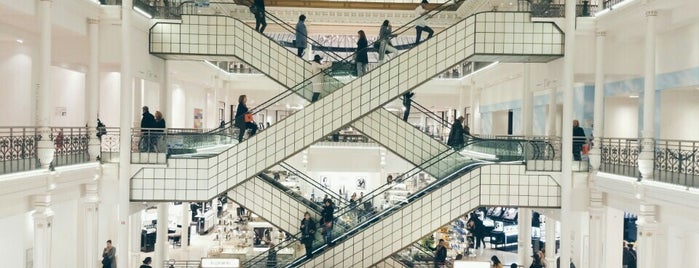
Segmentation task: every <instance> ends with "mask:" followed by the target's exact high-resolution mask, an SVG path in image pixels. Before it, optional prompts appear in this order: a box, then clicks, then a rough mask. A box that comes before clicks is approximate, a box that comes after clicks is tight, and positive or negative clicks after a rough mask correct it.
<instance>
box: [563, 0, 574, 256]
mask: <svg viewBox="0 0 699 268" xmlns="http://www.w3.org/2000/svg"><path fill="white" fill-rule="evenodd" d="M575 4H576V3H575V0H566V1H565V17H566V29H565V33H566V35H565V57H564V58H563V82H562V89H563V116H562V121H563V122H562V124H561V128H562V130H561V142H562V146H561V147H562V148H561V154H562V155H561V252H560V257H561V267H566V268H568V267H569V265H570V264H569V263H570V260H571V256H572V254H573V244H572V242H573V241H574V240H573V232H572V228H571V225H572V220H571V217H568V215H571V212H572V210H571V195H572V181H573V165H572V164H573V127H572V126H571V124H572V122H573V82H574V81H573V77H574V72H575V19H576V16H575V7H576V5H575Z"/></svg>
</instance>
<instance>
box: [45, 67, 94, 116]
mask: <svg viewBox="0 0 699 268" xmlns="http://www.w3.org/2000/svg"><path fill="white" fill-rule="evenodd" d="M85 97H86V96H85V74H84V73H81V72H76V71H72V70H68V69H64V68H59V67H55V66H53V67H51V107H50V108H49V109H50V110H49V112H50V113H51V126H64V127H75V126H85V123H86V121H85V118H86V115H85ZM57 107H65V108H66V115H65V116H61V115H60V114H57V113H56V111H55V110H54V109H55V108H57Z"/></svg>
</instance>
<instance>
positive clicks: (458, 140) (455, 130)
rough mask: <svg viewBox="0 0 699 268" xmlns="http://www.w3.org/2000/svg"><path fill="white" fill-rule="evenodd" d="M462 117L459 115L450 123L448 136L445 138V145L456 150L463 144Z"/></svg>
mask: <svg viewBox="0 0 699 268" xmlns="http://www.w3.org/2000/svg"><path fill="white" fill-rule="evenodd" d="M463 123H464V117H463V116H459V118H457V119H456V121H454V124H452V125H451V130H450V131H449V138H448V139H447V145H449V146H451V147H452V148H454V149H456V150H458V149H459V148H461V147H463V146H464V126H463Z"/></svg>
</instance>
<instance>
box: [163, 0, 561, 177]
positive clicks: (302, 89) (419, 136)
mask: <svg viewBox="0 0 699 268" xmlns="http://www.w3.org/2000/svg"><path fill="white" fill-rule="evenodd" d="M248 4H249V3H248ZM448 6H450V5H449V4H443V5H440V6H439V7H438V8H436V11H435V12H434V13H435V14H436V13H439V12H441V11H442V10H443V9H445V8H447V7H448ZM184 9H185V10H189V12H188V13H190V14H196V12H195V11H196V10H195V9H193V8H184ZM435 14H429V15H435ZM517 14H520V15H522V14H525V13H517ZM266 15H267V16H268V18H271V19H272V20H274V21H275V22H276V24H277V25H279V26H281V27H282V28H284V29H286V30H287V31H293V27H291V26H290V25H287V24H285V23H284V22H283V21H281V20H278V19H276V17H274V16H273V15H272V14H269V13H268V14H266ZM500 15H502V14H500ZM517 20H518V19H513V20H511V22H512V24H513V25H514V24H516V22H517ZM182 21H183V23H182V25H181V27H180V28H182V27H184V28H187V27H186V24H188V22H189V23H190V24H191V23H193V22H194V21H196V22H197V23H199V24H201V23H200V22H202V21H204V24H206V25H208V26H207V27H217V28H216V29H217V32H226V33H230V32H231V30H230V29H226V30H225V31H223V30H221V29H220V28H221V27H220V26H221V25H220V23H219V22H220V21H225V22H226V25H232V24H241V25H242V24H243V22H241V21H239V20H236V19H233V18H229V17H222V16H191V15H182ZM212 21H214V24H211V22H212ZM524 21H526V22H528V18H526V19H525V20H524ZM524 21H520V22H524ZM207 23H208V24H207ZM161 24H162V25H161ZM495 24H498V23H495ZM529 24H532V23H529ZM159 25H160V27H159ZM178 25H180V24H177V23H158V24H156V25H155V26H154V27H153V28H152V29H151V40H152V41H151V44H152V45H151V53H152V54H154V55H157V56H161V57H165V58H173V57H174V58H175V59H180V58H182V57H184V58H185V59H187V58H198V59H212V57H218V56H224V55H225V56H228V57H230V56H235V57H238V58H239V59H240V60H241V61H243V62H246V63H248V64H249V65H252V66H254V67H255V68H256V69H258V70H260V71H261V72H262V73H265V74H267V75H268V76H269V77H270V78H271V79H273V80H275V81H277V82H279V83H280V84H282V85H284V86H286V87H287V88H289V89H290V92H293V93H295V94H298V95H300V96H301V97H303V98H304V99H306V100H310V99H311V96H312V92H311V90H310V88H311V87H310V86H309V85H310V83H309V81H308V79H304V78H307V75H310V74H309V73H306V74H305V75H297V76H293V79H290V78H289V77H288V76H281V75H280V74H279V73H276V72H270V71H269V70H268V69H267V67H269V66H271V65H274V66H290V65H293V66H295V67H294V69H295V70H300V69H301V68H308V66H309V64H308V63H307V62H306V61H303V60H301V59H300V58H298V57H296V55H295V54H293V52H290V51H288V49H286V48H283V47H275V46H274V45H276V43H277V42H280V41H277V40H272V39H270V38H268V37H267V36H264V35H260V34H257V33H256V32H254V31H252V32H250V33H248V32H246V33H245V34H251V35H253V36H256V38H259V40H261V41H262V43H261V44H257V43H255V42H254V41H255V38H251V39H249V40H247V41H245V42H242V41H241V42H237V43H235V42H236V41H235V40H234V39H230V40H231V41H230V42H233V43H235V45H236V46H242V47H247V44H248V43H249V44H251V45H250V46H251V47H253V48H258V47H270V49H272V48H273V50H274V51H275V52H280V51H279V49H280V48H281V51H284V52H286V55H287V56H288V55H291V56H290V57H286V58H284V57H282V58H280V60H279V64H268V65H264V64H263V65H259V64H257V63H259V60H258V59H256V58H254V57H251V56H249V55H247V54H246V53H244V52H245V51H237V50H233V51H232V52H230V53H232V54H227V53H228V51H226V53H220V52H218V51H220V50H217V53H214V55H211V53H210V51H207V52H206V53H198V55H197V53H189V52H191V51H193V50H196V49H195V48H194V47H192V48H191V49H190V48H187V49H185V48H182V44H180V43H178V44H172V46H171V47H179V48H181V49H182V50H184V51H186V52H188V53H185V54H186V55H183V53H181V52H177V51H169V52H167V51H165V52H164V51H163V50H158V48H159V47H160V48H162V47H163V46H160V45H158V44H160V43H159V41H158V40H159V39H162V38H159V37H158V36H159V35H162V34H163V33H164V32H163V31H165V29H174V30H172V31H171V32H168V34H169V35H171V36H173V38H174V36H180V40H184V39H186V40H193V39H195V38H196V37H194V36H195V35H200V33H196V34H195V33H193V32H192V31H186V30H185V31H182V32H181V33H180V32H177V31H176V29H178ZM537 25H539V24H537ZM548 25H549V26H553V24H548ZM201 27H202V26H201V25H199V28H201ZM228 28H230V27H228ZM243 28H245V27H244V26H240V25H236V27H235V29H236V30H241V29H243ZM205 29H206V28H205ZM208 29H209V30H210V29H211V28H208ZM401 29H403V31H405V30H409V29H412V24H411V23H408V24H406V25H404V26H401V27H399V28H398V29H396V32H399V31H401ZM484 29H485V28H484ZM552 29H553V28H552ZM190 30H191V25H190ZM250 30H251V29H250ZM493 30H497V29H495V27H493ZM502 30H503V31H504V29H502ZM522 30H527V29H524V27H523V29H522ZM554 32H555V31H554ZM183 33H187V34H184V35H183ZM233 33H235V31H233ZM558 34H560V32H558ZM166 35H167V34H166ZM500 35H501V37H498V38H504V39H503V40H505V39H506V38H507V37H505V35H504V33H503V34H500ZM236 36H237V35H236ZM498 38H495V39H493V40H494V41H495V42H501V41H503V40H499V41H498V40H497V39H498ZM511 38H516V37H514V35H513V36H512V37H511ZM546 38H552V37H551V36H547V37H546ZM243 39H245V38H243ZM217 40H218V39H217ZM226 40H229V38H227V39H226ZM250 40H252V41H250ZM226 42H228V41H226ZM241 44H242V45H241ZM477 45H478V44H476V47H477ZM513 45H514V44H513ZM316 46H318V44H317V45H316ZM493 46H494V47H493V49H495V50H497V49H506V48H507V47H498V46H500V44H497V43H495V44H493ZM198 48H199V46H197V49H198ZM316 49H317V50H321V51H323V47H317V48H316ZM511 49H512V50H513V51H514V50H516V48H515V47H512V48H511ZM265 51H266V50H265ZM542 51H543V48H542ZM254 54H256V55H266V54H265V52H264V51H259V52H256V53H254ZM281 54H284V53H281ZM328 55H330V56H331V57H332V58H333V59H334V60H337V59H338V56H337V55H336V54H328ZM270 56H271V57H270V58H273V59H277V58H278V57H279V55H277V54H270ZM348 58H349V57H348ZM341 60H345V61H347V58H345V59H341ZM529 60H530V59H528V58H527V59H526V61H529ZM535 61H536V60H535ZM342 71H343V70H337V69H335V67H333V69H331V70H330V71H329V72H327V73H326V74H325V75H324V78H323V79H322V80H323V83H324V84H325V87H324V89H323V93H322V94H321V96H325V95H327V94H329V93H330V92H332V91H334V90H335V89H337V88H339V87H341V86H342V85H343V84H342V83H341V82H339V81H337V80H336V79H334V78H333V77H332V75H333V74H334V73H336V72H342ZM296 73H299V72H296ZM289 95H290V94H284V95H283V96H282V97H280V98H286V97H288V96H289ZM278 100H279V98H275V99H273V100H271V102H267V103H265V104H263V105H261V106H262V107H259V108H256V109H255V110H257V111H259V110H263V109H264V108H266V107H269V105H267V104H271V103H273V102H276V101H278ZM375 113H381V111H376V112H375ZM376 117H379V116H378V115H377V116H376ZM369 119H370V118H361V119H360V120H359V121H358V122H356V123H353V124H352V125H353V126H354V124H361V123H362V121H364V120H369ZM369 123H371V122H364V125H366V124H369ZM382 123H383V124H384V126H385V128H386V129H408V126H407V124H406V123H405V122H403V121H400V120H388V121H384V122H382ZM410 134H413V135H411V136H409V137H408V139H407V140H410V141H414V142H412V143H408V145H415V144H418V145H419V146H417V147H416V146H413V147H412V148H398V147H396V146H392V145H394V144H395V142H391V141H386V142H385V143H384V142H382V141H383V139H375V140H376V141H377V142H379V143H380V144H382V145H383V146H385V147H386V148H388V149H389V150H391V151H394V152H399V151H400V152H401V153H398V155H400V156H401V157H404V158H405V159H406V160H407V161H409V162H411V163H413V164H416V165H417V164H420V163H422V162H423V161H425V160H426V159H429V158H431V157H432V156H433V155H435V153H437V152H440V151H442V150H445V149H446V148H447V147H446V146H445V145H443V144H440V143H438V142H436V141H434V140H432V139H429V137H427V136H426V135H424V134H423V133H421V132H418V131H411V132H410ZM368 136H369V137H372V138H374V137H373V136H372V135H368ZM381 138H383V137H381ZM417 152H423V153H424V154H417Z"/></svg>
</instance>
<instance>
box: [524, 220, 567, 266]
mask: <svg viewBox="0 0 699 268" xmlns="http://www.w3.org/2000/svg"><path fill="white" fill-rule="evenodd" d="M557 225H558V222H557V221H556V220H554V219H553V218H551V217H548V215H547V216H546V226H545V227H546V230H545V231H546V234H545V236H546V244H545V249H546V259H545V260H542V261H545V262H546V267H556V230H557V229H558V228H557ZM561 242H562V241H561ZM525 267H526V266H525ZM566 268H567V267H566Z"/></svg>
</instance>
